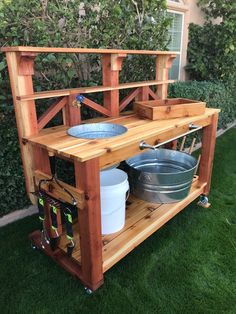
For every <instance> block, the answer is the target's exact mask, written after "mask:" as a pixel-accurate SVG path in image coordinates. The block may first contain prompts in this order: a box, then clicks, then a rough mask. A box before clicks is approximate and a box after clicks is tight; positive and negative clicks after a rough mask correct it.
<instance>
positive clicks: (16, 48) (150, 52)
mask: <svg viewBox="0 0 236 314" xmlns="http://www.w3.org/2000/svg"><path fill="white" fill-rule="evenodd" d="M1 51H3V52H7V51H26V52H38V53H49V52H55V53H65V52H68V53H96V54H104V53H105V54H107V53H108V54H109V53H115V54H142V55H172V54H176V52H175V51H160V50H122V49H94V48H61V47H31V46H12V47H2V48H1Z"/></svg>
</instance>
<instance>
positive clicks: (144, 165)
mask: <svg viewBox="0 0 236 314" xmlns="http://www.w3.org/2000/svg"><path fill="white" fill-rule="evenodd" d="M126 164H127V165H128V175H129V182H130V188H131V193H132V194H134V195H135V196H136V197H138V198H141V199H143V200H145V201H149V202H153V203H175V202H178V201H180V200H182V199H183V198H185V197H186V196H187V195H188V193H189V190H190V187H191V184H192V180H193V176H194V173H195V170H196V167H197V160H196V158H194V157H193V156H191V155H189V154H186V153H183V152H179V151H175V150H169V149H158V150H148V151H146V152H145V153H143V154H140V155H137V156H135V157H132V158H130V159H128V160H126Z"/></svg>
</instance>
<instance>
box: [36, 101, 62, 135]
mask: <svg viewBox="0 0 236 314" xmlns="http://www.w3.org/2000/svg"><path fill="white" fill-rule="evenodd" d="M66 102H67V98H66V97H63V98H62V99H60V100H59V101H57V102H56V103H55V104H53V105H51V106H50V107H49V108H48V109H47V110H46V111H45V112H44V113H43V115H42V116H41V117H40V118H39V119H38V129H39V130H41V129H42V128H44V127H45V125H47V124H48V122H49V121H51V120H52V118H53V117H55V115H56V114H57V113H58V112H59V111H60V110H61V109H62V108H63V107H64V106H65V105H66Z"/></svg>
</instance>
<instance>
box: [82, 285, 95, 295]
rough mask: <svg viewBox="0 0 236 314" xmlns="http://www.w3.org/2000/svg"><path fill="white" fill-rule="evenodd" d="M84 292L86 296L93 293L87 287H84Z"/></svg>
mask: <svg viewBox="0 0 236 314" xmlns="http://www.w3.org/2000/svg"><path fill="white" fill-rule="evenodd" d="M84 291H85V293H86V294H89V295H90V294H92V293H93V291H92V290H91V289H89V288H88V287H84Z"/></svg>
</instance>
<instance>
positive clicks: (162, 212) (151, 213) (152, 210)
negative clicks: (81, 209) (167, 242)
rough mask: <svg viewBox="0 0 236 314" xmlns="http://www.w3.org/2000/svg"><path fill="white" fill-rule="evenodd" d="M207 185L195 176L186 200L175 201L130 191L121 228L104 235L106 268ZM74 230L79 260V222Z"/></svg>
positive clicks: (62, 242)
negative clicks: (150, 198) (143, 196)
mask: <svg viewBox="0 0 236 314" xmlns="http://www.w3.org/2000/svg"><path fill="white" fill-rule="evenodd" d="M205 185H206V183H199V181H198V177H197V176H195V177H194V179H193V184H192V187H191V191H190V193H189V195H188V196H187V197H186V198H185V199H184V200H182V201H180V202H177V203H173V204H157V203H156V204H155V203H151V202H145V201H143V200H140V199H138V198H136V197H134V196H132V195H131V196H130V198H129V202H130V203H131V204H130V205H128V206H127V209H126V221H125V226H124V228H123V229H122V230H120V231H119V232H116V233H114V234H110V235H104V236H103V237H102V242H103V249H102V252H103V272H105V271H107V270H108V269H109V268H111V267H112V266H113V265H114V264H115V263H117V262H118V261H119V260H120V259H121V258H123V257H124V256H125V255H127V254H128V253H129V252H130V251H131V250H133V249H134V248H135V247H136V246H137V245H139V244H140V243H141V242H142V241H144V240H145V239H146V238H147V237H148V236H150V235H151V234H152V233H153V232H155V231H156V230H158V229H159V228H160V227H161V226H162V225H163V224H165V223H166V222H167V221H168V220H170V219H171V218H172V217H173V216H175V215H176V214H177V213H178V212H180V211H181V210H182V209H183V208H184V207H186V206H187V205H188V204H189V203H191V202H192V201H193V200H194V199H195V198H197V197H198V196H199V195H200V194H201V193H202V191H203V189H204V186H205ZM74 234H75V235H74V239H75V241H76V243H77V245H76V248H75V250H74V252H73V258H74V259H75V260H76V261H77V262H79V263H80V262H81V252H80V245H79V241H80V240H79V238H80V236H79V229H78V227H77V226H76V225H74ZM67 243H68V240H66V237H65V236H63V237H62V239H61V241H60V248H61V249H62V250H65V251H66V244H67Z"/></svg>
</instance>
